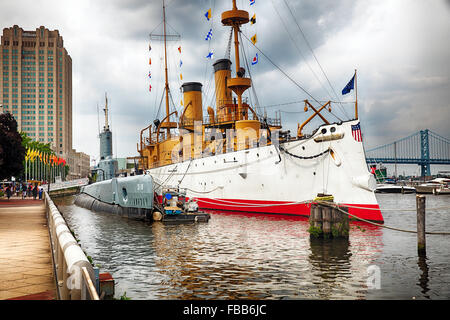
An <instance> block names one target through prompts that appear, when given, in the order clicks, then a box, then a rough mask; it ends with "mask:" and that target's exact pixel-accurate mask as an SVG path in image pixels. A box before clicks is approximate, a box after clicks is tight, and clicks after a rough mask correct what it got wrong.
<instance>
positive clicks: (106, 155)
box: [97, 94, 118, 181]
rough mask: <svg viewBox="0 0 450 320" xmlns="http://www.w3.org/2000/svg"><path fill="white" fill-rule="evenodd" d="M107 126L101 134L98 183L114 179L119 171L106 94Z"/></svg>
mask: <svg viewBox="0 0 450 320" xmlns="http://www.w3.org/2000/svg"><path fill="white" fill-rule="evenodd" d="M105 101H106V104H105V109H104V112H105V125H104V127H103V131H102V132H101V133H100V135H99V138H100V161H99V162H98V165H97V171H98V172H97V181H102V180H108V179H112V178H114V177H115V176H116V173H117V171H118V165H117V160H115V159H113V150H112V132H111V130H109V122H108V98H107V97H106V94H105Z"/></svg>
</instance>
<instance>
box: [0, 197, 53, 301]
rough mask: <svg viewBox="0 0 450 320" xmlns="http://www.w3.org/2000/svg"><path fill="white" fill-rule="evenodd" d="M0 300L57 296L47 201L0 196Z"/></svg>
mask: <svg viewBox="0 0 450 320" xmlns="http://www.w3.org/2000/svg"><path fill="white" fill-rule="evenodd" d="M0 243H1V246H0V300H8V299H11V300H53V299H57V292H56V282H55V278H54V272H53V264H52V252H51V246H50V239H49V231H48V226H47V218H46V211H45V204H44V201H42V200H33V199H21V198H16V197H13V198H11V199H10V200H6V199H0Z"/></svg>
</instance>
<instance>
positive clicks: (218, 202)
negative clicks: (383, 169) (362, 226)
mask: <svg viewBox="0 0 450 320" xmlns="http://www.w3.org/2000/svg"><path fill="white" fill-rule="evenodd" d="M358 122H359V120H351V121H347V122H343V123H341V124H330V125H323V126H321V127H320V128H319V129H318V130H317V131H316V133H315V134H314V135H313V136H311V137H309V138H305V139H300V140H296V141H290V142H286V143H283V144H281V145H280V148H277V147H276V146H274V145H270V146H264V147H256V148H252V149H247V150H241V151H234V152H229V153H225V154H217V155H213V156H208V157H203V158H199V159H192V160H188V161H184V162H181V163H176V164H171V165H167V166H163V167H159V168H153V169H150V170H147V174H151V175H152V176H153V177H154V178H155V180H156V182H159V183H161V184H164V185H165V186H179V187H180V188H186V189H187V196H188V197H190V198H196V199H198V203H199V207H200V208H201V209H214V210H227V211H233V212H250V213H268V214H287V215H300V216H309V211H310V201H311V200H313V199H314V198H316V197H317V195H318V194H329V195H333V196H334V202H336V203H339V204H340V205H343V206H348V207H349V212H350V213H351V214H354V215H356V216H358V217H360V218H363V219H367V220H371V221H378V222H382V221H383V217H382V215H381V212H380V210H379V206H378V203H377V200H376V198H375V194H374V190H375V187H376V182H375V179H374V177H373V175H372V174H370V173H369V171H368V168H367V164H366V159H365V155H364V150H363V145H362V142H360V141H357V139H355V138H354V136H353V135H352V127H351V126H352V125H356V124H357V123H358ZM331 128H335V130H333V132H332V131H331V130H332V129H331ZM323 129H326V132H325V133H322V131H323ZM327 150H332V152H328V151H327ZM286 151H287V152H286ZM319 154H321V155H319ZM295 156H297V157H295ZM311 156H315V157H313V158H310V159H303V158H298V157H306V158H307V157H311ZM280 160H281V161H280Z"/></svg>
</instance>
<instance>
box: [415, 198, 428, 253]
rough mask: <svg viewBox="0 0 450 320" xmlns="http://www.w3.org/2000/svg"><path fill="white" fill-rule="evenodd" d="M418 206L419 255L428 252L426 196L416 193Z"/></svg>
mask: <svg viewBox="0 0 450 320" xmlns="http://www.w3.org/2000/svg"><path fill="white" fill-rule="evenodd" d="M416 208H417V251H418V253H419V255H424V254H425V253H426V241H425V196H424V195H420V194H418V195H416Z"/></svg>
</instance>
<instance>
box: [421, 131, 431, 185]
mask: <svg viewBox="0 0 450 320" xmlns="http://www.w3.org/2000/svg"><path fill="white" fill-rule="evenodd" d="M420 157H421V163H420V167H421V175H422V177H423V176H430V175H431V170H430V144H429V139H428V129H426V130H420Z"/></svg>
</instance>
